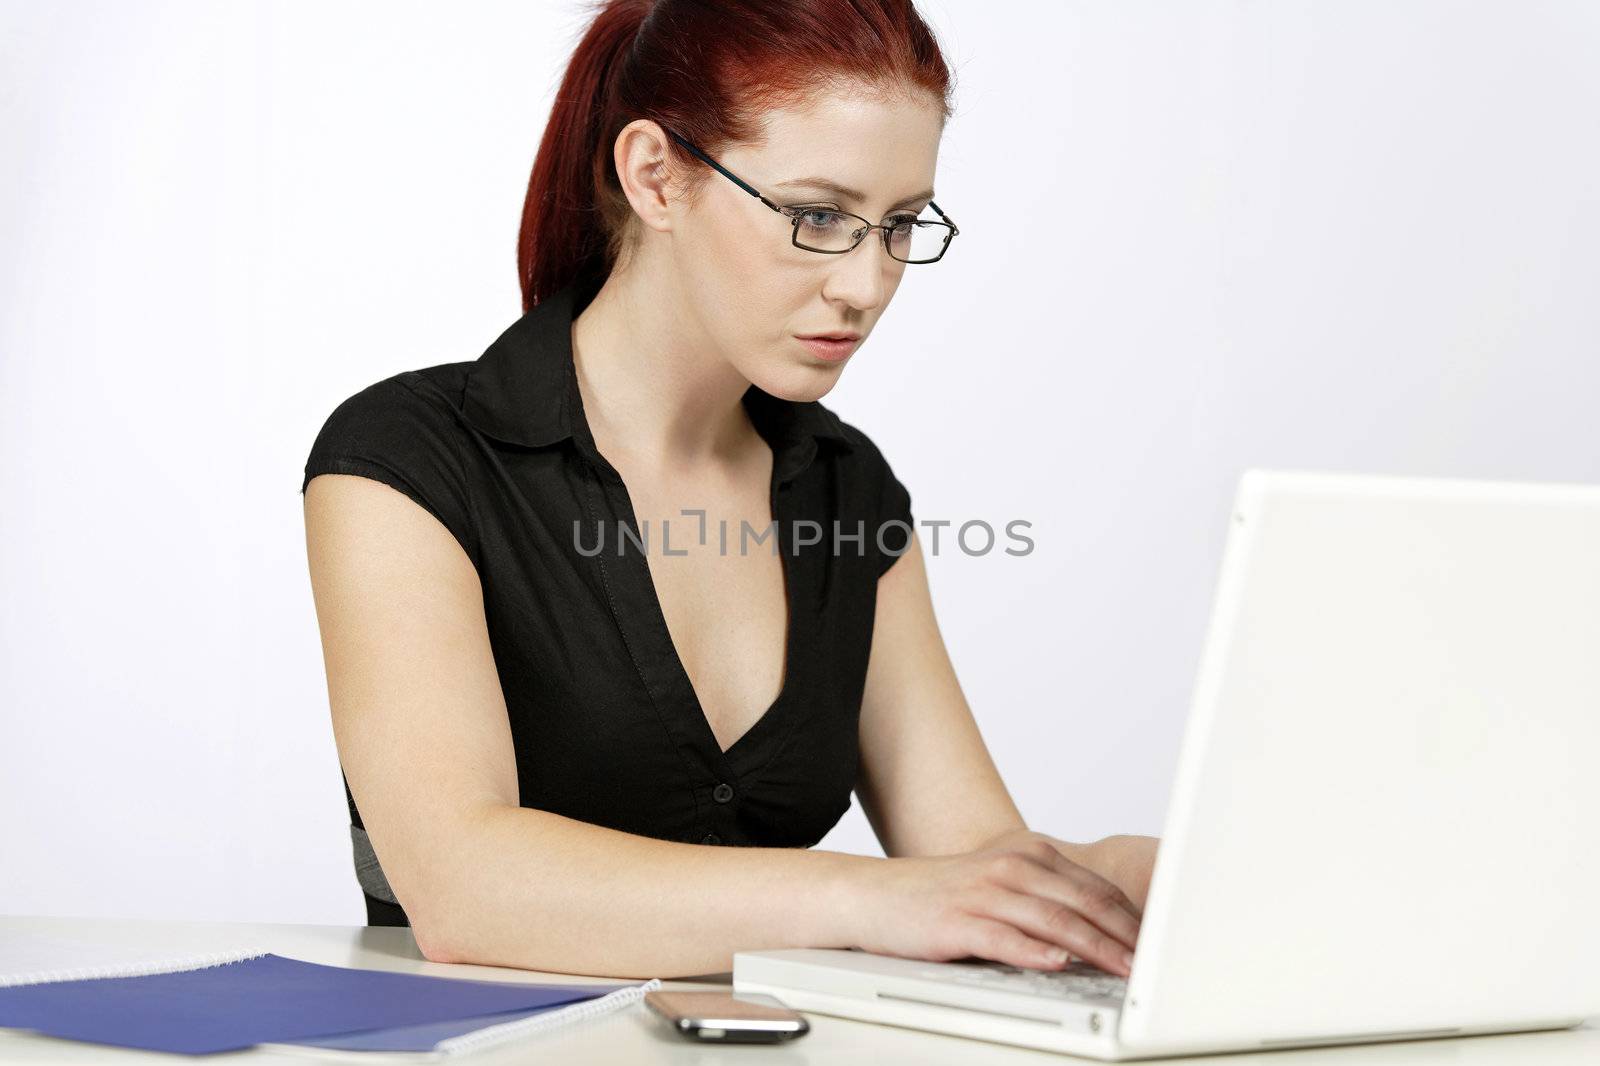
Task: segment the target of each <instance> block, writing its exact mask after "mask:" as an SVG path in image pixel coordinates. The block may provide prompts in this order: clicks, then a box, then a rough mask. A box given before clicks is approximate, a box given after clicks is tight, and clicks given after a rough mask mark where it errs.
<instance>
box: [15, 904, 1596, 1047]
mask: <svg viewBox="0 0 1600 1066" xmlns="http://www.w3.org/2000/svg"><path fill="white" fill-rule="evenodd" d="M24 932H27V933H44V934H50V933H54V934H60V935H63V936H69V937H74V938H89V937H93V938H95V939H103V940H105V941H106V942H108V943H118V944H128V945H137V946H146V945H148V946H149V947H150V948H151V949H152V950H153V951H156V952H158V953H159V954H161V955H168V954H177V955H184V954H189V953H192V952H199V951H225V950H230V949H235V948H239V947H241V946H244V947H251V948H255V947H261V948H265V949H266V950H270V951H273V952H276V953H277V954H279V955H286V956H289V957H292V958H297V959H305V960H307V961H309V962H320V963H326V964H328V965H333V966H361V967H366V968H369V969H375V970H398V971H402V972H405V973H426V974H435V975H440V976H451V977H474V978H480V979H484V980H496V981H535V982H537V981H558V982H561V983H575V982H577V983H586V982H589V981H600V980H601V979H600V978H588V977H570V976H566V975H559V974H543V973H535V972H533V971H530V970H508V969H501V968H498V967H486V966H448V965H444V964H441V963H435V962H428V961H427V960H425V959H424V958H423V957H422V954H421V952H419V951H418V950H417V945H416V941H414V940H413V939H412V937H411V931H410V930H409V929H404V928H384V929H376V928H370V929H369V928H364V927H361V926H342V925H252V924H232V923H222V922H155V921H128V920H119V919H98V918H17V917H0V959H3V958H4V957H5V954H6V939H7V937H8V935H14V934H19V933H24ZM665 987H668V988H683V989H694V988H702V989H717V988H723V989H727V988H730V987H731V975H729V974H719V975H707V976H705V977H704V978H697V979H694V980H690V981H668V982H665ZM807 1018H809V1019H810V1021H811V1027H812V1028H811V1033H810V1034H809V1035H807V1036H805V1037H802V1038H801V1039H800V1040H798V1041H796V1042H795V1043H793V1044H789V1045H783V1046H748V1045H747V1046H743V1047H740V1046H728V1047H718V1046H715V1045H709V1044H694V1043H691V1042H689V1041H687V1040H685V1039H683V1038H682V1037H679V1036H677V1035H676V1034H674V1033H672V1032H671V1031H670V1030H669V1029H668V1028H667V1027H666V1025H665V1023H664V1022H662V1021H661V1020H660V1019H659V1018H657V1017H656V1016H655V1015H654V1014H653V1013H651V1012H650V1011H649V1009H648V1008H646V1007H645V1006H644V1005H643V1004H635V1005H633V1006H631V1007H628V1008H625V1009H623V1010H621V1011H619V1012H617V1013H615V1014H611V1015H607V1016H603V1017H601V1018H597V1019H590V1020H586V1021H581V1022H577V1023H574V1024H573V1025H572V1026H570V1027H566V1028H562V1029H557V1030H553V1031H551V1032H547V1033H538V1034H533V1035H531V1036H529V1037H528V1038H526V1039H525V1040H521V1041H518V1042H516V1043H513V1044H509V1045H506V1046H503V1047H498V1048H494V1049H491V1050H486V1051H482V1052H475V1053H473V1054H472V1055H470V1056H464V1057H462V1058H461V1059H459V1060H457V1061H460V1062H463V1063H471V1066H509V1064H512V1063H516V1064H518V1066H528V1064H530V1063H536V1062H552V1063H561V1064H563V1066H584V1064H588V1063H596V1064H600V1063H604V1064H606V1066H610V1064H613V1063H619V1062H626V1063H666V1064H673V1066H686V1064H690V1063H693V1064H696V1066H703V1064H710V1063H729V1064H743V1063H757V1062H759V1063H763V1064H765V1066H805V1064H810V1063H816V1064H826V1066H836V1064H837V1066H854V1064H867V1063H873V1064H877V1063H891V1062H895V1063H898V1062H905V1063H917V1064H919V1066H972V1064H981V1066H990V1064H993V1066H1022V1064H1032V1066H1046V1064H1051V1063H1054V1064H1061V1063H1088V1062H1092V1061H1094V1060H1092V1059H1083V1058H1078V1057H1075V1056H1071V1055H1057V1054H1053V1053H1050V1052H1044V1051H1035V1050H1032V1049H1029V1048H1015V1047H1008V1046H1006V1045H1002V1044H988V1043H983V1042H980V1041H976V1040H967V1039H964V1038H962V1037H953V1036H941V1035H938V1034H934V1033H923V1032H918V1031H915V1030H910V1029H896V1028H894V1027H892V1026H886V1025H871V1024H867V1023H865V1022H856V1021H850V1020H848V1019H843V1018H832V1017H829V1016H827V1015H824V1014H813V1013H808V1014H807ZM246 1059H247V1060H248V1061H249V1062H250V1063H252V1064H255V1063H282V1064H286V1066H287V1064H298V1066H304V1064H306V1063H308V1062H315V1061H317V1060H319V1059H322V1060H324V1061H330V1062H334V1061H342V1062H346V1063H348V1062H350V1061H351V1060H350V1058H349V1056H348V1053H346V1054H334V1055H324V1054H321V1053H319V1052H318V1050H317V1049H314V1048H307V1049H305V1050H304V1051H303V1052H294V1053H289V1052H277V1051H262V1050H259V1049H257V1050H251V1051H241V1052H235V1053H230V1054H229V1056H228V1061H229V1062H238V1061H241V1060H246ZM0 1061H3V1062H5V1063H7V1064H9V1066H34V1064H38V1063H51V1064H60V1063H96V1064H101V1063H124V1062H125V1063H134V1062H152V1063H153V1062H156V1061H168V1062H188V1063H194V1062H198V1061H203V1060H202V1059H197V1058H194V1057H191V1056H187V1055H163V1054H157V1053H154V1052H147V1051H133V1050H128V1049H124V1048H110V1047H100V1046H97V1045H93V1044H81V1043H76V1042H74V1041H69V1040H56V1039H52V1038H49V1037H42V1036H35V1035H31V1034H27V1033H22V1032H18V1031H16V1030H5V1029H0ZM1154 1061H1160V1062H1192V1063H1197V1064H1205V1066H1232V1064H1238V1066H1288V1064H1293V1066H1313V1064H1314V1066H1345V1064H1346V1063H1350V1064H1355V1063H1360V1064H1361V1066H1401V1064H1406V1066H1410V1064H1424V1063H1426V1064H1436V1063H1438V1062H1441V1061H1448V1062H1450V1063H1452V1064H1457V1066H1469V1064H1473V1066H1475V1064H1489V1063H1493V1064H1497V1066H1498V1064H1502V1063H1506V1064H1509V1063H1518V1064H1520V1063H1539V1064H1540V1066H1565V1064H1568V1063H1571V1064H1573V1066H1577V1064H1579V1063H1583V1064H1586V1066H1590V1064H1593V1063H1596V1062H1600V1021H1593V1020H1592V1021H1590V1022H1588V1023H1586V1024H1585V1025H1584V1026H1582V1027H1580V1028H1577V1029H1568V1030H1557V1031H1553V1032H1543V1033H1514V1034H1506V1035H1502V1036H1477V1037H1465V1038H1460V1039H1455V1040H1413V1041H1406V1042H1403V1043H1397V1044H1366V1045H1359V1046H1349V1047H1332V1048H1314V1049H1308V1050H1301V1051H1271V1052H1249V1053H1246V1054H1240V1055H1207V1056H1203V1057H1200V1058H1193V1059H1161V1060H1154Z"/></svg>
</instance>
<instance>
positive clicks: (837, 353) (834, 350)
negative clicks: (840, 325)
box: [795, 333, 861, 363]
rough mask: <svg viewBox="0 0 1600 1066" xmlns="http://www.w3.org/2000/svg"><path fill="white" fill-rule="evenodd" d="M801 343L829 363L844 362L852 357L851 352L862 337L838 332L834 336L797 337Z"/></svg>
mask: <svg viewBox="0 0 1600 1066" xmlns="http://www.w3.org/2000/svg"><path fill="white" fill-rule="evenodd" d="M795 339H796V340H798V341H799V342H800V343H801V344H803V345H805V346H806V348H807V349H808V350H809V351H810V352H811V354H812V355H814V356H816V357H817V358H818V359H821V360H823V361H825V362H829V363H838V362H842V361H843V360H845V359H848V358H850V353H851V352H853V351H855V349H856V345H857V343H859V341H860V339H861V338H860V337H859V336H857V335H855V334H848V333H845V334H836V335H834V336H828V335H821V336H816V335H813V336H810V337H798V336H797V337H796V338H795Z"/></svg>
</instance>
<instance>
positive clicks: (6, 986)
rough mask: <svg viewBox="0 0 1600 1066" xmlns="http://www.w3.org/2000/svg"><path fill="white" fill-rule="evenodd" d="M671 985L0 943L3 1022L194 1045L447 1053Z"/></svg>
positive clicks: (133, 1044) (192, 1050)
mask: <svg viewBox="0 0 1600 1066" xmlns="http://www.w3.org/2000/svg"><path fill="white" fill-rule="evenodd" d="M660 986H661V982H660V980H659V979H651V980H649V981H646V982H643V983H640V984H623V985H617V984H603V985H600V984H572V985H550V984H523V983H511V982H499V981H479V980H468V979H463V978H449V977H431V976H426V975H422V974H409V973H396V972H392V971H387V970H362V969H353V968H349V967H342V966H325V965H322V964H320V963H314V962H306V961H303V960H300V959H292V958H287V957H285V956H282V955H275V954H273V953H271V952H268V951H263V950H251V949H241V950H238V951H232V952H218V953H211V954H197V955H188V956H177V957H172V958H166V959H162V958H152V957H151V955H150V953H149V952H148V950H145V951H140V950H137V949H130V948H122V947H105V946H101V945H96V944H93V943H89V942H85V941H72V940H67V939H63V938H57V937H34V938H31V939H23V938H21V937H18V936H16V935H12V936H8V937H7V938H6V940H5V941H4V942H3V943H0V1027H4V1028H15V1029H24V1030H29V1031H32V1032H37V1033H41V1034H44V1035H46V1036H55V1037H65V1038H68V1039H73V1040H84V1041H89V1042H92V1043H97V1044H109V1045H114V1046H117V1047H129V1048H140V1049H144V1050H150V1051H166V1052H176V1053H179V1054H189V1055H202V1054H210V1053H214V1052H221V1051H234V1050H238V1049H241V1048H247V1047H253V1046H256V1045H258V1044H260V1045H270V1046H273V1047H274V1048H276V1049H278V1050H284V1051H288V1050H304V1051H306V1052H308V1053H314V1054H316V1055H317V1056H318V1057H319V1058H326V1057H328V1055H329V1053H330V1052H338V1051H344V1052H348V1053H350V1054H351V1055H353V1056H359V1057H360V1058H362V1059H366V1060H369V1061H373V1060H374V1058H376V1059H382V1060H385V1061H387V1060H388V1059H390V1058H394V1057H399V1058H403V1059H407V1060H411V1059H418V1058H421V1059H442V1058H448V1057H451V1056H455V1055H459V1054H463V1053H467V1052H472V1051H476V1050H480V1049H482V1048H487V1047H496V1046H499V1045H501V1044H504V1043H507V1042H509V1041H513V1040H517V1039H521V1038H523V1037H526V1036H528V1035H530V1034H532V1033H536V1032H540V1031H544V1030H548V1029H552V1028H556V1027H560V1026H564V1025H568V1024H571V1023H574V1022H577V1021H580V1020H582V1019H585V1018H592V1017H595V1016H598V1015H603V1014H607V1013H610V1012H612V1011H615V1010H619V1009H622V1008H625V1007H627V1006H630V1005H631V1004H633V1003H637V1002H638V1001H639V1000H641V999H643V998H644V994H645V993H646V992H648V991H650V990H651V989H653V988H659V987H660ZM0 1057H3V1056H0Z"/></svg>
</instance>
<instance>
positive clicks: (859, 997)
mask: <svg viewBox="0 0 1600 1066" xmlns="http://www.w3.org/2000/svg"><path fill="white" fill-rule="evenodd" d="M1081 713H1084V714H1090V713H1094V712H1093V711H1092V709H1090V708H1084V709H1083V710H1082V712H1081ZM1597 767H1600V485H1579V484H1570V485H1569V484H1528V483H1517V482H1503V481H1472V480H1459V479H1433V478H1408V477H1391V476H1369V475H1356V474H1339V473H1325V472H1311V471H1268V470H1259V469H1252V470H1246V471H1245V472H1244V474H1243V476H1242V478H1241V479H1240V482H1239V486H1238V491H1237V494H1236V496H1235V501H1234V507H1233V511H1232V515H1231V525H1230V527H1229V530H1228V537H1227V543H1226V546H1225V549H1224V553H1223V561H1222V566H1221V575H1220V578H1219V579H1218V584H1217V588H1216V595H1215V599H1214V602H1213V606H1212V613H1211V620H1210V628H1209V631H1208V633H1207V635H1206V639H1205V645H1204V650H1203V654H1202V657H1201V664H1200V671H1199V676H1198V679H1197V681H1196V683H1195V687H1194V692H1193V699H1192V706H1191V708H1190V713H1189V719H1188V725H1187V727H1186V731H1185V734H1184V739H1183V747H1182V752H1181V755H1180V758H1179V762H1178V770H1177V777H1176V780H1175V781H1174V784H1173V789H1172V794H1171V803H1170V806H1169V808H1168V812H1167V820H1166V824H1165V827H1164V831H1163V833H1162V835H1161V836H1162V844H1161V848H1160V853H1159V855H1158V858H1157V862H1156V867H1155V873H1154V880H1153V882H1152V884H1151V888H1150V896H1149V899H1148V901H1147V904H1146V907H1145V916H1144V922H1143V925H1142V927H1141V930H1140V935H1139V945H1138V951H1137V953H1136V956H1135V959H1134V965H1133V972H1132V975H1131V976H1130V977H1128V978H1127V979H1126V980H1124V979H1123V978H1120V977H1116V976H1114V975H1111V974H1107V973H1105V972H1103V971H1100V970H1098V969H1095V968H1093V967H1092V966H1090V965H1089V964H1088V963H1086V962H1083V961H1081V960H1074V962H1073V964H1072V966H1071V968H1070V970H1069V971H1066V972H1063V973H1049V972H1045V971H1031V970H1018V969H1016V968H1013V967H1009V966H1002V965H999V964H994V963H990V962H986V961H984V960H978V959H972V960H963V961H959V962H942V963H937V962H924V961H917V960H913V959H902V958H894V957H888V956H880V955H873V954H868V953H866V952H862V951H855V950H827V949H792V950H778V951H751V952H741V953H738V954H736V955H735V956H734V969H733V984H734V988H735V990H736V991H738V992H745V991H750V992H766V993H770V994H772V995H775V996H777V997H778V998H779V999H781V1000H783V1001H784V1002H785V1003H788V1004H789V1005H790V1006H792V1007H794V1008H796V1009H798V1010H802V1011H804V1010H811V1011H817V1012H820V1013H823V1014H834V1015H842V1016H845V1017H850V1018H861V1019H866V1020H870V1021H876V1022H884V1023H888V1024H891V1025H900V1026H908V1027H911V1028H916V1029H926V1030H933V1031H937V1032H941V1033H951V1034H956V1035H960V1036H967V1037H975V1038H979V1039H983V1040H992V1041H999V1042H1003V1043H1007V1044H1018V1045H1023V1046H1027V1047H1034V1048H1045V1049H1049V1050H1054V1051H1062V1052H1069V1053H1072V1054H1076V1055H1083V1056H1088V1057H1091V1058H1097V1059H1109V1060H1116V1059H1133V1058H1152V1057H1159V1056H1164V1055H1180V1054H1196V1053H1205V1052H1214V1051H1238V1050H1250V1049H1262V1048H1281V1047H1300V1046H1311V1045H1320V1044H1343V1043H1363V1042H1372V1041H1388V1040H1409V1039H1417V1038H1429V1037H1445V1036H1461V1035H1467V1034H1475V1033H1499V1032H1511V1031H1517V1030H1531V1029H1555V1028H1564V1027H1568V1026H1573V1025H1577V1024H1579V1023H1581V1022H1582V1021H1584V1020H1585V1019H1587V1018H1591V1017H1596V1016H1600V771H1597ZM1045 831H1047V832H1048V829H1046V830H1045Z"/></svg>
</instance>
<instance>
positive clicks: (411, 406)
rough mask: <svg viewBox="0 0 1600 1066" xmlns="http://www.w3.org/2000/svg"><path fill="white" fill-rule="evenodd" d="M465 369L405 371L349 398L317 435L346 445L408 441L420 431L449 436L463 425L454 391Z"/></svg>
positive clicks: (453, 365)
mask: <svg viewBox="0 0 1600 1066" xmlns="http://www.w3.org/2000/svg"><path fill="white" fill-rule="evenodd" d="M459 366H461V364H457V363H445V364H441V365H440V366H435V367H426V368H424V369H421V370H404V371H401V372H400V373H398V374H392V375H390V376H389V377H386V378H384V379H382V380H381V381H375V382H373V383H372V384H370V385H367V386H366V387H364V388H362V389H360V390H358V391H356V392H354V393H352V394H350V395H349V396H346V397H345V398H344V399H342V400H340V401H339V402H338V403H337V404H336V405H335V406H334V408H333V410H332V413H330V414H329V415H328V416H327V418H326V419H325V420H324V421H323V424H322V428H321V430H320V431H319V432H318V437H317V440H318V443H329V444H331V443H337V442H339V441H344V440H363V439H369V440H371V439H378V440H381V439H384V438H398V439H400V440H403V439H405V435H406V434H408V433H411V432H415V431H417V430H426V429H434V430H444V429H449V428H451V427H458V426H459V425H460V417H459V412H460V408H459V404H458V403H457V402H455V399H454V397H453V396H452V390H456V395H459V391H458V388H457V386H456V384H455V382H457V381H458V380H459V379H460V377H461V375H460V374H459V373H457V368H458V367H459Z"/></svg>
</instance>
